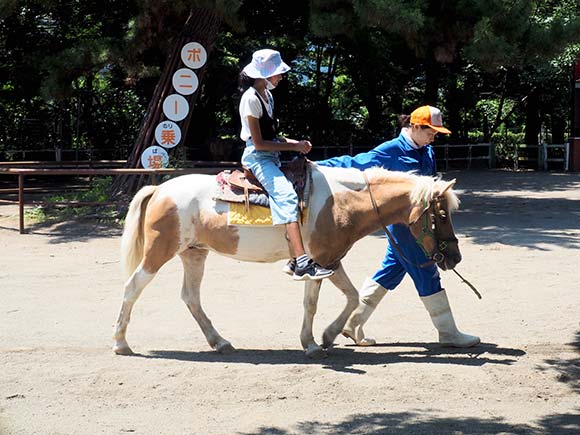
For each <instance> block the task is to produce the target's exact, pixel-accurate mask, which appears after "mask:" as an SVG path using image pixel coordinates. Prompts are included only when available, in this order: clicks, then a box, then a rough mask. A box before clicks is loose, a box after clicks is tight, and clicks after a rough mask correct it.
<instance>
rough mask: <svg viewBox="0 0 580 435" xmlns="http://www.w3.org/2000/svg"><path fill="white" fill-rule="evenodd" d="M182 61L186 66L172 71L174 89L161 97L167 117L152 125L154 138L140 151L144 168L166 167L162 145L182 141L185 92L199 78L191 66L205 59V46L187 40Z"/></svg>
mask: <svg viewBox="0 0 580 435" xmlns="http://www.w3.org/2000/svg"><path fill="white" fill-rule="evenodd" d="M181 61H182V62H183V64H184V65H185V66H186V67H187V68H180V69H178V70H177V71H175V72H174V73H173V77H172V84H173V88H174V89H175V91H176V92H177V93H176V94H171V95H168V96H167V97H166V98H165V99H164V100H163V114H164V115H165V117H166V118H167V120H165V121H161V122H160V123H159V124H158V125H157V127H156V128H155V142H156V143H157V145H153V146H150V147H149V148H147V149H146V150H144V151H143V153H142V154H141V165H142V166H143V167H144V168H147V169H158V168H165V167H167V165H168V164H169V154H167V151H166V150H165V148H167V149H169V148H173V147H175V146H177V145H178V144H179V142H180V141H181V139H182V137H181V129H180V128H179V125H178V124H177V123H178V122H179V121H182V120H184V119H186V118H187V117H188V116H189V111H190V107H189V103H188V102H187V100H186V99H185V97H184V95H185V96H187V95H193V94H194V93H195V91H197V88H198V87H199V79H198V78H197V75H196V74H195V72H194V71H192V70H194V69H198V68H201V67H202V66H204V65H205V63H206V62H207V52H206V51H205V48H204V47H203V46H202V45H201V44H199V43H197V42H189V43H187V44H185V45H184V46H183V47H182V48H181Z"/></svg>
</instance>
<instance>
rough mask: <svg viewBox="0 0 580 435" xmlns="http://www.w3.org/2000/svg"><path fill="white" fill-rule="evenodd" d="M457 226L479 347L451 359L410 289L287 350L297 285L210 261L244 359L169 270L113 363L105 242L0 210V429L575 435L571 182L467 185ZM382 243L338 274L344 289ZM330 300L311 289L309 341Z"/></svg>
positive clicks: (219, 311)
mask: <svg viewBox="0 0 580 435" xmlns="http://www.w3.org/2000/svg"><path fill="white" fill-rule="evenodd" d="M451 177H457V178H458V180H459V181H458V185H457V188H458V189H464V190H465V192H464V193H463V194H462V195H461V198H462V200H463V205H462V210H461V211H460V212H459V213H457V214H456V215H455V223H456V230H457V233H458V236H459V238H460V241H461V247H462V253H463V256H464V261H463V262H462V263H461V264H460V265H459V267H458V270H459V271H460V272H461V273H462V274H464V275H465V276H466V277H467V278H468V279H469V280H470V281H472V282H473V283H474V284H475V285H476V286H477V287H478V288H479V289H480V291H481V292H482V293H483V297H484V298H483V300H482V301H478V300H477V299H476V298H475V296H474V295H473V294H472V293H471V291H470V290H469V289H468V288H467V287H466V286H465V285H463V284H462V283H460V281H459V280H458V279H457V277H455V275H452V274H450V273H444V274H443V280H444V285H445V287H446V288H447V290H448V293H449V297H450V300H451V303H452V307H453V308H454V312H455V317H456V320H457V323H458V325H459V326H460V328H461V329H463V330H465V331H466V332H468V333H473V334H477V335H480V336H481V337H482V340H483V342H484V343H483V344H482V345H480V346H479V347H477V348H475V349H472V350H469V351H463V350H450V349H445V348H441V347H439V346H438V345H436V344H434V341H435V338H436V334H435V330H434V328H433V327H432V325H431V323H430V320H429V318H428V315H427V313H426V311H425V309H424V308H423V306H422V304H421V303H420V301H419V299H418V297H417V295H416V292H415V290H414V289H413V287H412V285H411V282H410V281H409V280H407V279H406V280H405V281H404V283H403V284H402V285H401V287H400V288H399V289H398V290H397V291H396V292H392V293H390V294H388V295H387V297H386V298H385V299H384V301H383V302H382V304H381V306H380V307H379V309H378V310H377V312H376V313H375V315H374V316H373V318H372V319H371V320H370V322H369V324H368V327H367V330H368V332H369V333H372V335H374V336H375V337H376V338H377V339H378V341H379V343H380V345H379V346H377V347H374V348H355V347H353V346H350V345H348V343H347V341H346V339H344V338H342V337H340V338H339V339H338V340H337V345H338V346H337V347H336V348H335V349H334V350H333V351H332V353H331V355H330V357H329V358H327V359H325V360H322V361H309V360H306V359H305V358H304V356H303V354H302V351H301V350H300V344H299V337H298V334H299V330H300V324H301V316H302V291H301V285H300V284H298V283H294V282H292V281H291V280H290V279H288V278H287V277H285V275H283V274H282V273H281V272H280V268H281V266H282V264H281V263H276V264H273V265H260V264H250V263H240V262H237V261H233V260H229V259H225V258H222V257H218V256H216V255H210V258H209V259H208V265H207V268H206V278H205V280H204V284H203V287H202V296H203V302H204V306H205V309H206V311H207V313H208V315H209V316H210V318H211V319H212V320H213V322H214V325H215V326H216V327H217V329H218V330H219V331H220V333H221V334H222V335H223V336H224V337H226V338H227V339H229V340H230V341H231V342H232V344H234V346H236V347H237V348H238V349H239V351H238V352H237V353H236V354H234V355H229V356H222V355H218V354H216V353H214V352H212V351H211V350H210V349H209V348H208V345H207V343H206V342H205V339H204V338H203V335H202V334H201V331H200V330H199V328H198V327H197V325H196V324H195V323H194V321H193V319H192V318H191V317H190V314H189V312H188V311H187V309H186V308H185V306H184V304H183V303H182V302H181V301H180V299H179V289H180V285H181V263H180V262H179V261H178V260H175V259H174V260H173V261H172V262H171V263H169V264H167V265H166V266H165V267H164V268H163V269H162V271H161V272H160V274H159V275H158V276H157V278H156V279H155V280H154V282H153V283H152V284H151V285H150V286H149V287H148V288H147V289H146V290H145V292H144V294H143V296H142V298H141V299H140V300H139V302H138V303H137V305H136V307H135V310H134V314H133V319H132V322H131V324H130V327H129V335H128V338H129V342H130V344H131V345H132V347H133V349H134V350H135V351H136V352H138V355H136V356H133V357H120V356H115V355H113V354H112V352H111V350H110V347H111V345H112V339H111V335H112V329H113V324H114V321H115V319H116V316H117V311H118V309H119V305H120V301H121V297H122V290H121V278H120V273H119V263H118V250H119V247H118V245H119V234H118V231H115V230H106V229H102V228H92V227H89V226H86V225H78V224H65V225H60V226H56V227H52V228H40V227H36V228H33V231H32V233H31V234H28V235H23V236H21V235H19V234H18V233H17V231H15V228H17V220H16V218H15V217H14V216H13V211H14V210H13V208H10V207H7V206H0V264H1V266H0V434H2V435H4V434H23V435H24V434H26V435H29V434H51V435H53V434H54V435H56V434H124V433H136V434H262V435H266V434H272V435H273V434H277V435H282V434H389V433H393V434H434V433H453V434H499V433H505V434H528V433H533V434H536V433H538V434H540V433H542V434H543V433H546V434H558V435H560V434H563V435H568V434H569V435H572V434H575V435H577V434H579V433H580V315H579V314H580V284H579V283H578V271H579V270H580V174H576V175H573V174H549V173H510V172H499V171H498V172H470V173H468V172H466V173H461V172H458V173H450V174H447V175H446V177H445V178H447V179H449V178H451ZM384 246H385V240H384V239H382V238H377V237H368V238H366V239H364V240H362V241H360V242H359V243H358V244H357V245H356V246H355V247H354V248H353V250H352V251H351V252H350V253H349V255H348V256H347V258H346V259H345V261H344V264H345V267H346V270H347V271H348V272H349V273H350V276H351V278H352V280H353V282H355V283H356V284H357V285H358V284H360V283H362V281H363V280H364V278H365V276H367V275H368V274H371V273H372V272H373V271H374V269H375V268H376V267H377V266H378V264H379V262H380V260H381V258H382V255H383V253H384ZM343 303H344V301H343V297H342V296H341V295H340V294H339V292H338V291H337V290H336V289H334V287H333V286H332V285H331V284H330V283H325V284H324V285H323V290H322V292H321V300H320V305H319V313H318V315H317V318H316V322H315V336H316V337H320V335H321V333H322V330H323V329H324V327H325V326H326V325H327V324H328V323H330V322H331V321H332V319H333V317H334V316H335V315H336V314H338V311H339V310H340V307H341V306H342V304H343Z"/></svg>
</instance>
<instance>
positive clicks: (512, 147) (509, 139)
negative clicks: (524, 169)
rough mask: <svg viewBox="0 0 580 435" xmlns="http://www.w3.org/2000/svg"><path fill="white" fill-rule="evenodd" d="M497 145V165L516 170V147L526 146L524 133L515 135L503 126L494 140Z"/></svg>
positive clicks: (494, 136)
mask: <svg viewBox="0 0 580 435" xmlns="http://www.w3.org/2000/svg"><path fill="white" fill-rule="evenodd" d="M491 140H492V142H493V143H494V145H495V158H496V165H497V166H498V167H504V168H514V167H515V158H516V147H517V146H518V145H522V144H524V133H514V132H511V131H509V130H507V129H506V128H505V126H504V125H502V126H501V127H500V129H499V131H498V132H497V133H495V134H494V135H493V136H492V138H491Z"/></svg>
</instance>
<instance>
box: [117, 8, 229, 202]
mask: <svg viewBox="0 0 580 435" xmlns="http://www.w3.org/2000/svg"><path fill="white" fill-rule="evenodd" d="M220 24H221V22H220V19H219V17H218V15H217V14H216V13H215V12H214V11H213V10H209V9H202V8H196V9H193V10H191V12H190V14H189V17H188V19H187V21H186V23H185V25H184V28H183V30H182V32H181V34H180V35H179V36H178V37H177V38H176V39H175V42H174V45H173V49H172V50H171V53H170V55H169V58H168V60H167V63H166V64H165V68H164V70H163V73H162V74H161V77H160V79H159V82H158V83H157V86H156V87H155V91H154V92H153V97H152V99H151V102H150V103H149V107H148V108H147V111H146V113H145V117H144V119H143V122H142V124H141V128H140V130H139V135H138V137H137V139H136V141H135V144H134V146H133V149H132V151H131V154H130V156H129V158H128V159H127V164H126V166H125V167H127V168H139V167H140V166H141V161H140V160H141V154H142V153H143V151H144V150H145V149H146V148H148V147H150V146H152V145H155V128H156V127H157V125H158V124H159V122H161V121H162V120H163V119H164V118H165V115H164V114H163V101H164V100H165V98H166V97H167V96H168V95H171V94H173V93H175V90H174V89H173V84H172V77H173V73H174V72H175V71H177V70H178V69H179V68H181V67H183V66H184V65H183V64H182V62H181V48H182V47H183V46H184V45H185V44H187V43H189V42H198V43H200V44H201V45H202V46H203V47H204V48H205V50H206V52H207V56H208V61H209V57H210V53H211V51H212V49H213V46H214V44H215V40H216V38H217V35H218V32H219V27H220ZM206 67H207V62H206V63H205V65H203V66H202V67H201V68H199V69H197V70H195V73H196V75H197V77H198V79H199V85H198V88H197V90H196V91H195V92H194V93H193V94H191V95H184V97H185V99H186V100H187V102H188V103H189V114H188V115H187V117H186V118H185V119H183V120H182V121H179V122H178V124H179V126H180V129H181V137H182V143H181V144H179V145H178V146H177V147H176V148H178V147H184V146H185V144H184V142H185V139H186V138H187V131H188V129H189V125H190V123H191V118H192V116H191V115H192V113H193V112H194V110H193V108H194V106H195V102H196V100H197V97H198V95H199V93H200V91H201V88H202V81H203V76H204V73H205V70H206ZM143 178H144V177H136V176H118V177H116V179H115V181H114V182H113V185H112V186H111V194H112V195H118V194H120V193H126V194H132V193H134V192H135V191H136V190H137V189H138V188H139V187H140V186H141V184H142V183H143V182H144V181H145V180H144V179H143Z"/></svg>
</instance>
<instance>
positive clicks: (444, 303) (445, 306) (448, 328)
mask: <svg viewBox="0 0 580 435" xmlns="http://www.w3.org/2000/svg"><path fill="white" fill-rule="evenodd" d="M421 300H422V301H423V304H425V308H427V311H428V312H429V315H430V316H431V320H432V321H433V325H435V328H437V330H438V331H439V343H441V344H443V345H445V346H453V347H471V346H475V345H477V344H479V343H480V341H481V340H480V339H479V337H476V336H474V335H469V334H464V333H463V332H461V331H459V330H458V329H457V326H456V325H455V320H453V314H451V308H450V307H449V300H448V299H447V293H445V290H441V291H440V292H437V293H435V294H434V295H431V296H424V297H422V298H421Z"/></svg>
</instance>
